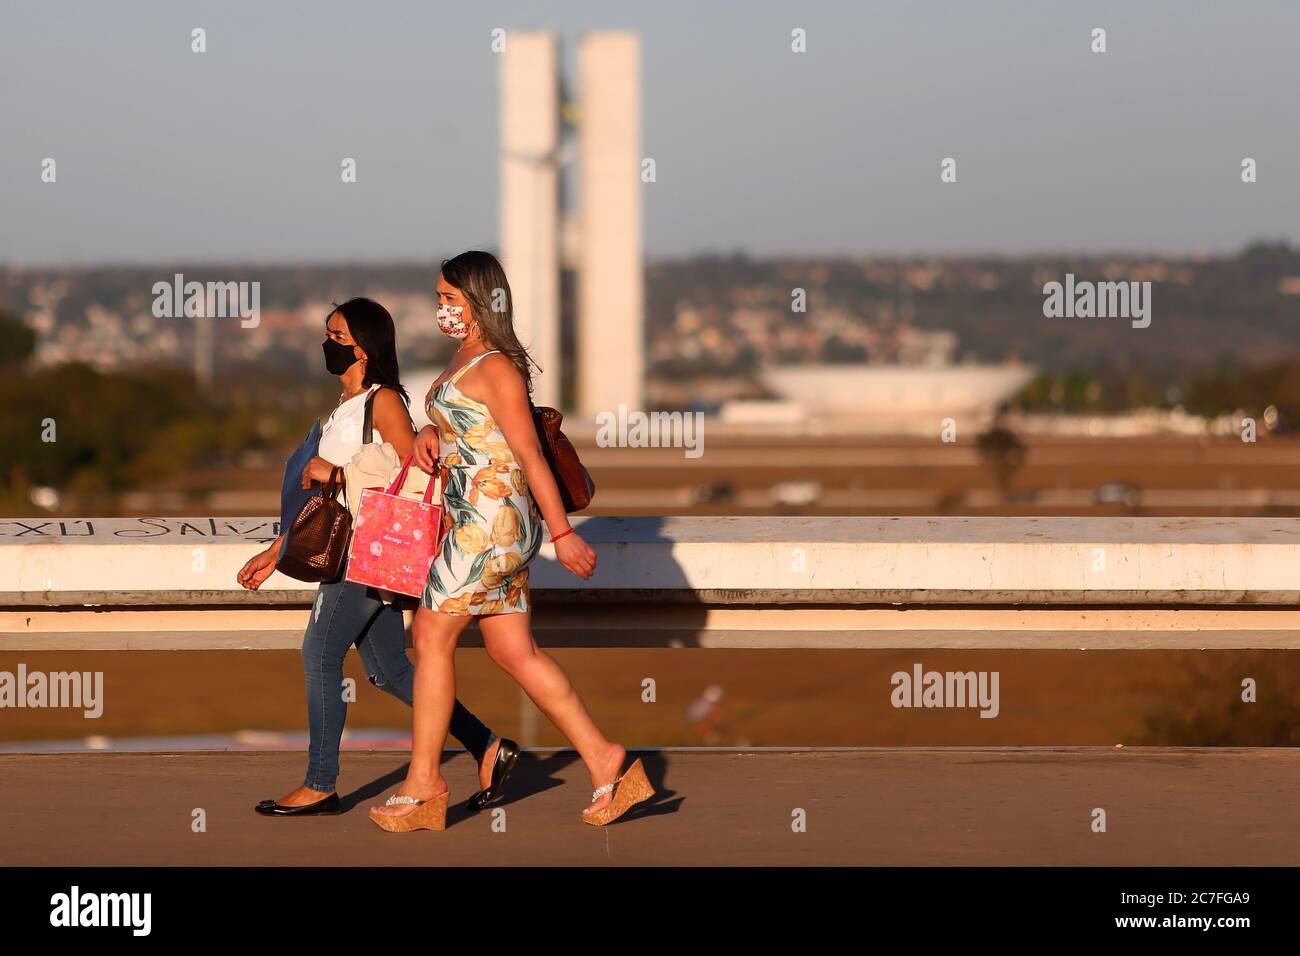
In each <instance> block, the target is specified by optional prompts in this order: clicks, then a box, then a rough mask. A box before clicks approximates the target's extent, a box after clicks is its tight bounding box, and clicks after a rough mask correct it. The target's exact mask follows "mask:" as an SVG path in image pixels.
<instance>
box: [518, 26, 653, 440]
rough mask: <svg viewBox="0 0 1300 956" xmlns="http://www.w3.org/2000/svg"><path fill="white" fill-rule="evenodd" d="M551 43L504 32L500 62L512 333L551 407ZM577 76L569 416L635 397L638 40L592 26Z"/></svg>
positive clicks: (554, 126)
mask: <svg viewBox="0 0 1300 956" xmlns="http://www.w3.org/2000/svg"><path fill="white" fill-rule="evenodd" d="M559 70H560V63H559V40H558V38H557V37H556V36H555V34H553V33H546V32H535V33H511V34H510V35H509V37H508V38H507V41H506V49H505V52H504V53H503V54H502V65H501V255H502V263H503V265H504V266H505V268H506V273H507V274H508V275H509V276H510V285H511V289H512V291H513V293H514V304H515V317H516V327H517V328H518V329H519V332H520V339H521V340H522V341H523V342H524V344H525V345H526V346H528V348H529V349H530V351H531V352H532V354H533V356H534V357H535V358H536V359H537V361H538V363H539V364H540V365H541V366H542V369H543V372H542V374H541V375H540V376H539V377H538V379H537V384H536V393H535V399H536V401H537V402H538V403H539V404H545V405H556V406H558V405H560V394H561V389H560V386H561V381H560V371H559V370H560V294H559V280H560V265H561V262H560V230H561V227H562V225H563V223H562V221H561V216H562V212H561V209H560V190H559V183H560V180H559V177H560V175H561V170H562V167H563V165H564V162H565V159H566V153H565V148H564V143H563V142H562V136H561V123H560V120H561V109H562V108H563V107H562V103H561V96H560V87H559V76H560V73H559ZM578 73H579V80H580V84H581V97H582V100H581V109H580V119H579V150H578V160H579V170H578V181H579V187H580V195H579V197H578V202H579V206H580V212H579V214H578V217H577V221H576V230H575V232H576V237H577V246H578V250H577V267H578V270H577V271H578V296H577V306H578V312H577V332H578V334H577V354H576V356H575V357H576V361H577V381H576V386H577V387H576V390H575V393H574V394H575V396H576V404H577V411H578V413H579V416H580V418H581V419H583V420H590V419H591V418H593V417H594V416H595V415H596V414H597V413H598V412H601V411H606V410H612V409H615V408H617V407H618V405H619V404H620V403H624V404H627V405H628V406H630V407H632V408H640V407H641V405H642V396H643V387H644V378H645V359H644V345H643V341H644V340H643V335H644V332H643V328H644V311H645V305H644V279H643V266H642V261H641V256H642V252H641V180H640V148H641V143H640V129H641V105H640V104H641V81H640V40H639V38H638V37H637V36H636V34H634V33H628V32H600V33H591V34H588V35H586V36H584V37H583V38H582V40H581V41H580V43H579V46H578Z"/></svg>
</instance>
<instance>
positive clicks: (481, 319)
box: [442, 250, 541, 393]
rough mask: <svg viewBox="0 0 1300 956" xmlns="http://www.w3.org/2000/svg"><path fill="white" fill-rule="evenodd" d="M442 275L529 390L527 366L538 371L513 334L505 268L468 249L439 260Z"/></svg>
mask: <svg viewBox="0 0 1300 956" xmlns="http://www.w3.org/2000/svg"><path fill="white" fill-rule="evenodd" d="M442 277H443V278H444V279H446V280H447V283H448V284H449V285H454V286H455V287H456V288H457V289H459V290H460V294H461V295H463V296H464V297H465V301H466V302H468V303H469V305H470V309H471V311H473V313H474V321H475V322H477V323H478V327H479V329H480V330H482V333H483V338H484V339H485V340H486V341H487V343H488V345H490V346H491V347H492V348H494V349H500V350H501V351H502V352H504V353H505V354H506V355H507V356H508V357H509V358H510V361H512V362H514V364H515V368H517V369H519V374H520V375H522V376H523V378H524V387H525V388H527V389H528V391H529V392H530V393H531V392H532V390H533V375H532V369H531V368H530V366H533V367H536V368H537V370H538V371H541V366H540V365H538V364H537V363H536V362H535V361H533V357H532V356H531V355H529V354H528V350H527V349H526V348H524V346H523V344H522V343H520V341H519V337H518V336H517V335H515V304H514V298H513V297H512V296H511V294H510V283H509V282H507V281H506V270H505V269H503V268H501V263H500V262H498V261H497V257H496V256H494V255H492V253H490V252H479V251H477V250H471V251H470V252H462V253H461V254H460V255H458V256H455V257H453V258H451V259H444V260H442Z"/></svg>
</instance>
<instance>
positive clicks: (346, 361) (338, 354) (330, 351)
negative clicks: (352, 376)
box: [321, 339, 357, 375]
mask: <svg viewBox="0 0 1300 956" xmlns="http://www.w3.org/2000/svg"><path fill="white" fill-rule="evenodd" d="M321 348H322V349H324V350H325V369H326V371H328V372H329V373H330V374H331V375H342V374H343V373H344V372H346V371H347V370H348V369H350V368H351V367H352V366H353V365H356V364H357V357H356V353H354V352H353V351H352V346H351V345H342V344H340V343H338V342H335V341H334V340H333V339H326V340H325V341H324V342H322V343H321Z"/></svg>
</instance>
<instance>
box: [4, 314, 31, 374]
mask: <svg viewBox="0 0 1300 956" xmlns="http://www.w3.org/2000/svg"><path fill="white" fill-rule="evenodd" d="M35 350H36V333H35V332H34V331H33V330H32V329H30V328H28V327H27V325H26V324H25V323H24V322H21V321H19V320H18V319H16V318H14V317H13V316H12V315H9V314H8V313H6V312H0V368H13V367H14V366H17V365H22V364H23V363H24V362H26V361H27V360H28V359H29V358H31V355H32V353H33V352H34V351H35Z"/></svg>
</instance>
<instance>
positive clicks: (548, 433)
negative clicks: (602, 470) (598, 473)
mask: <svg viewBox="0 0 1300 956" xmlns="http://www.w3.org/2000/svg"><path fill="white" fill-rule="evenodd" d="M528 404H529V405H530V406H531V407H532V410H533V426H534V427H535V428H536V429H537V441H538V443H539V444H541V446H542V455H543V456H544V457H545V458H546V463H547V464H548V465H550V466H551V474H552V475H554V476H555V484H556V485H558V486H559V489H560V499H561V500H562V501H563V502H564V510H565V512H566V513H568V514H573V513H574V512H575V511H581V510H582V509H583V508H585V507H587V506H588V505H589V504H591V499H592V496H593V495H595V493H596V483H595V482H594V481H592V480H591V475H590V474H589V473H588V471H587V469H586V468H585V467H583V464H582V462H581V461H579V460H578V450H577V449H576V448H574V447H573V442H571V441H569V437H568V436H567V435H565V434H564V432H562V431H560V423H561V422H562V421H564V416H563V415H561V414H560V412H559V410H558V409H555V408H551V407H550V406H548V405H541V406H538V405H533V403H532V400H531V399H530V400H529V402H528Z"/></svg>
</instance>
